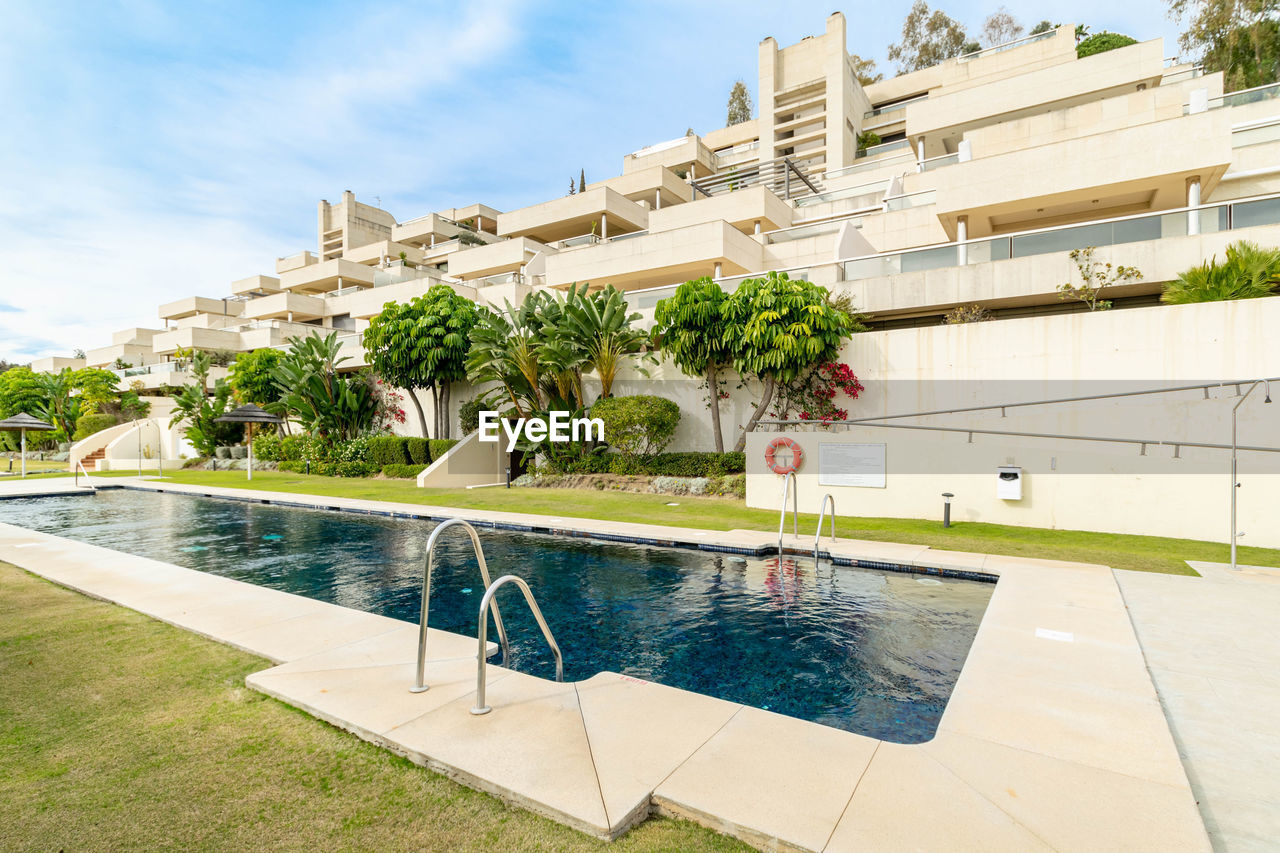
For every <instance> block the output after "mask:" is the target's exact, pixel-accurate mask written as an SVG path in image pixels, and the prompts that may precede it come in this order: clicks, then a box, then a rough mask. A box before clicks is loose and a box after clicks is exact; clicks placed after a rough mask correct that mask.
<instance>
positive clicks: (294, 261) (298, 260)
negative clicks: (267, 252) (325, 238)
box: [276, 252, 320, 275]
mask: <svg viewBox="0 0 1280 853" xmlns="http://www.w3.org/2000/svg"><path fill="white" fill-rule="evenodd" d="M319 262H320V259H319V258H317V257H316V256H315V254H314V253H312V252H295V253H294V254H292V255H290V256H289V257H287V258H276V274H277V275H279V274H280V273H285V272H289V271H290V270H296V269H301V268H302V267H308V266H311V265H312V264H316V263H319Z"/></svg>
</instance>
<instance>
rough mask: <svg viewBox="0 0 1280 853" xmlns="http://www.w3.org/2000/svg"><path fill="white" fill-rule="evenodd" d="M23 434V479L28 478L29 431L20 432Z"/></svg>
mask: <svg viewBox="0 0 1280 853" xmlns="http://www.w3.org/2000/svg"><path fill="white" fill-rule="evenodd" d="M19 432H21V433H22V479H24V480H25V479H26V478H27V431H26V430H25V429H24V430H19Z"/></svg>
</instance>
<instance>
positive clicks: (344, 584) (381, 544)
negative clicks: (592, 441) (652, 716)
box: [0, 490, 993, 743]
mask: <svg viewBox="0 0 1280 853" xmlns="http://www.w3.org/2000/svg"><path fill="white" fill-rule="evenodd" d="M0 520H2V521H5V522H8V523H10V524H18V525H22V526H25V527H29V528H32V529H36V530H41V531H44V532H46V533H52V534H55V535H59V536H65V537H67V538H70V539H76V540H79V541H82V542H89V543H92V544H95V545H102V546H104V547H107V548H113V549H115V550H118V551H124V552H127V553H130V554H137V555H140V556H145V557H152V558H154V559H158V560H164V561H166V562H170V563H174V564H177V565H181V566H187V567H189V568H193V569H199V570H201V571H207V572H211V573H213V574H218V575H224V576H226V577H230V578H235V579H237V580H242V581H248V582H250V583H255V584H260V585H262V586H268V587H272V588H275V589H280V590H285V591H287V592H292V593H297V594H300V595H305V596H309V597H311V598H316V599H320V600H322V601H328V602H332V603H334V604H341V605H343V606H346V607H352V608H356V609H359V610H366V611H369V612H372V613H379V614H382V615H385V616H391V617H394V618H397V619H404V620H407V621H410V622H416V621H417V619H418V612H419V597H420V595H421V583H422V570H423V560H424V557H425V551H426V542H427V537H428V535H429V534H430V532H431V530H432V529H433V528H434V526H435V525H434V523H432V522H429V521H421V520H415V519H393V518H385V517H380V516H367V515H355V514H351V513H337V512H327V511H323V510H308V509H298V508H291V507H281V506H273V505H265V504H259V503H249V502H242V501H228V500H219V499H211V498H197V497H187V496H179V495H170V494H155V493H148V492H138V491H125V490H108V491H101V492H99V493H97V494H96V495H95V496H94V497H91V498H90V497H52V498H38V499H30V500H7V501H0ZM480 537H481V541H482V543H483V545H484V549H485V556H486V558H487V559H488V562H489V569H490V572H491V573H492V575H493V576H494V577H497V576H498V575H502V574H518V575H520V576H522V577H523V578H525V579H526V580H527V581H528V582H529V584H530V586H531V587H532V588H533V592H534V595H535V596H536V597H537V599H538V603H539V605H540V606H541V607H542V610H543V613H544V614H545V616H546V618H547V622H548V624H549V625H550V626H551V630H552V631H553V633H554V634H555V636H556V640H557V641H558V642H559V644H560V647H561V649H562V650H563V652H564V663H565V678H566V680H579V679H584V678H589V677H591V676H592V675H594V674H596V673H597V672H600V671H602V670H611V671H614V672H621V673H624V674H626V675H631V676H635V677H637V678H643V679H648V680H651V681H656V682H659V683H662V684H667V685H670V686H673V687H681V688H684V689H686V690H693V691H697V692H699V693H705V694H708V695H711V696H717V697H720V698H722V699H728V700H731V701H734V702H741V703H744V704H748V705H754V706H756V707H758V708H767V709H769V710H772V711H776V712H779V713H782V714H788V715H791V716H794V717H800V718H802V719H806V720H812V721H815V722H819V723H823V724H826V725H829V726H834V727H836V728H841V729H847V730H849V731H854V732H858V733H860V734H865V735H869V736H871V737H876V738H881V739H884V740H889V741H894V742H898V743H918V742H920V741H924V740H928V739H929V738H931V737H932V736H933V732H934V730H935V729H936V728H937V723H938V719H939V718H940V717H941V715H942V711H943V708H944V707H945V706H946V702H947V698H948V696H950V694H951V690H952V687H953V686H954V685H955V681H956V678H957V676H958V675H959V673H960V668H961V666H962V665H963V664H964V659H965V656H966V655H967V654H968V651H969V646H970V644H971V643H972V641H973V636H974V633H975V632H976V630H977V627H978V623H979V621H980V620H981V619H982V614H983V612H984V610H985V609H986V606H987V602H988V600H989V599H990V597H991V592H992V590H993V587H992V586H991V585H990V584H985V583H978V582H974V581H966V580H950V579H937V578H932V577H930V578H923V577H921V576H919V575H914V574H905V573H898V572H888V571H875V570H869V569H861V568H848V567H833V566H831V565H830V564H829V563H825V562H824V563H823V564H822V565H821V566H820V567H818V568H817V569H816V570H815V568H814V565H813V561H812V560H811V559H808V560H806V559H795V560H793V559H790V558H785V559H784V560H783V561H782V564H781V567H780V566H779V561H778V559H777V558H776V557H769V558H750V557H749V558H746V559H745V560H744V559H743V558H741V557H735V556H732V555H727V554H716V553H709V552H703V551H696V550H685V549H673V548H658V547H647V546H640V545H626V544H615V543H605V542H598V541H590V540H583V539H576V538H567V537H557V536H547V535H541V534H533V533H513V532H504V531H494V530H488V529H481V530H480ZM437 553H438V555H439V557H440V559H439V561H438V563H437V567H436V575H435V579H434V581H433V591H432V599H431V626H432V627H433V628H441V629H444V630H447V631H454V632H457V633H459V634H466V635H468V636H472V637H474V636H475V635H476V614H477V608H478V606H479V603H480V596H481V595H482V594H483V584H482V582H481V580H480V575H479V572H478V570H477V568H476V565H475V560H474V557H473V556H472V551H471V544H470V542H469V541H468V540H467V538H466V534H465V533H463V532H462V531H460V530H459V531H456V533H455V532H450V533H447V534H445V536H444V538H443V540H442V546H441V547H438V549H437ZM498 600H499V603H500V604H502V605H503V618H504V621H505V622H506V625H507V632H508V633H509V634H510V637H511V650H512V657H511V661H510V663H511V665H512V666H513V667H514V668H516V669H518V670H520V671H522V672H527V673H530V674H533V675H540V676H543V677H547V678H551V677H553V676H554V666H553V663H552V659H551V655H550V652H549V651H548V650H547V647H546V644H545V641H544V640H543V639H542V636H541V634H540V633H539V632H538V629H537V626H536V625H535V623H534V622H533V619H532V617H531V616H530V615H529V612H528V609H527V608H526V607H525V606H524V602H523V600H522V599H521V598H520V594H519V592H518V590H515V589H513V588H510V587H508V588H507V589H505V590H503V591H502V592H501V593H499V598H498ZM492 636H493V633H492V629H491V631H490V637H492Z"/></svg>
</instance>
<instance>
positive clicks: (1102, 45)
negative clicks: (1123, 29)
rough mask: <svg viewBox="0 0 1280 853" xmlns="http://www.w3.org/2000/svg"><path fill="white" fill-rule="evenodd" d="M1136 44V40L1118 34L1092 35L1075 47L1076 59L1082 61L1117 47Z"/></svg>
mask: <svg viewBox="0 0 1280 853" xmlns="http://www.w3.org/2000/svg"><path fill="white" fill-rule="evenodd" d="M1137 43H1138V40H1137V39H1135V38H1132V37H1130V36H1126V35H1121V34H1120V33H1109V32H1106V31H1103V32H1100V33H1094V34H1093V35H1091V36H1089V37H1088V38H1086V39H1083V40H1082V41H1081V42H1080V43H1079V44H1077V45H1076V57H1077V58H1079V59H1084V58H1085V57H1086V56H1093V55H1094V54H1097V53H1106V52H1107V51H1108V50H1115V49H1116V48H1118V47H1128V46H1129V45H1131V44H1137Z"/></svg>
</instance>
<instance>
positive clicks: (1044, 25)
mask: <svg viewBox="0 0 1280 853" xmlns="http://www.w3.org/2000/svg"><path fill="white" fill-rule="evenodd" d="M1057 28H1058V25H1057V24H1051V23H1049V22H1048V21H1047V20H1044V21H1041V22H1040V23H1038V24H1036V25H1035V26H1034V27H1032V28H1031V32H1030V33H1029V35H1033V36H1038V35H1040V34H1041V33H1047V32H1049V30H1056V29H1057Z"/></svg>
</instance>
